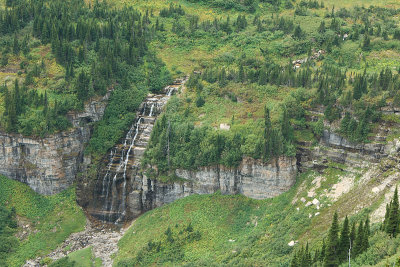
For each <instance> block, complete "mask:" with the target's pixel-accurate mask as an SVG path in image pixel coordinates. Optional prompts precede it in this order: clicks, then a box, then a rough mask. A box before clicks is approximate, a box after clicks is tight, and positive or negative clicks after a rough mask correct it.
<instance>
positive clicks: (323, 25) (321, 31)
mask: <svg viewBox="0 0 400 267" xmlns="http://www.w3.org/2000/svg"><path fill="white" fill-rule="evenodd" d="M325 31H326V27H325V21H322V22H321V24H320V25H319V27H318V32H319V33H325Z"/></svg>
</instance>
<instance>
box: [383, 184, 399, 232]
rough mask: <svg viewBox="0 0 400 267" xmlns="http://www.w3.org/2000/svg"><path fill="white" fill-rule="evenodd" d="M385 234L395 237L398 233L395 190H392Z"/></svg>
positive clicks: (397, 205)
mask: <svg viewBox="0 0 400 267" xmlns="http://www.w3.org/2000/svg"><path fill="white" fill-rule="evenodd" d="M386 232H387V233H388V234H389V235H390V236H392V237H396V235H397V233H398V232H399V196H398V191H397V186H396V189H395V190H394V194H393V199H392V203H391V205H390V210H389V218H388V221H387V224H386Z"/></svg>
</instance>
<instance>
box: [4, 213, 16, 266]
mask: <svg viewBox="0 0 400 267" xmlns="http://www.w3.org/2000/svg"><path fill="white" fill-rule="evenodd" d="M16 228H17V221H16V214H15V210H14V209H11V210H9V209H7V208H5V207H3V206H0V266H7V264H6V260H7V257H8V256H9V255H10V254H11V253H12V252H13V251H15V249H16V247H17V245H18V240H17V238H16V237H15V236H14V232H15V231H16Z"/></svg>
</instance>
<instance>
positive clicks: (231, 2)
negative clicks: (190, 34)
mask: <svg viewBox="0 0 400 267" xmlns="http://www.w3.org/2000/svg"><path fill="white" fill-rule="evenodd" d="M189 1H190V2H196V3H198V2H202V3H204V4H208V5H211V6H213V7H220V8H224V9H236V10H240V11H248V12H251V13H253V12H255V11H256V9H257V5H258V1H253V0H244V1H241V0H201V1H197V0H189ZM270 1H271V2H279V0H270Z"/></svg>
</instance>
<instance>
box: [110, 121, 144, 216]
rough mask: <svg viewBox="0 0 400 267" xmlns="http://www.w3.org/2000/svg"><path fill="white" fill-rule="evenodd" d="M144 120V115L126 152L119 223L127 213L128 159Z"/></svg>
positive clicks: (138, 122)
mask: <svg viewBox="0 0 400 267" xmlns="http://www.w3.org/2000/svg"><path fill="white" fill-rule="evenodd" d="M141 121H142V117H140V118H139V119H138V121H137V123H136V126H135V127H136V132H135V136H134V137H133V138H132V142H131V145H130V146H129V149H128V152H126V157H125V161H124V175H123V177H124V184H123V186H122V204H121V212H120V213H121V216H120V217H119V218H118V220H117V221H116V223H118V222H119V221H121V220H123V219H124V216H125V213H126V203H125V202H126V167H127V166H128V161H129V155H130V153H131V150H132V147H133V146H134V145H135V141H136V138H137V136H138V134H139V127H140V123H141Z"/></svg>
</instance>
